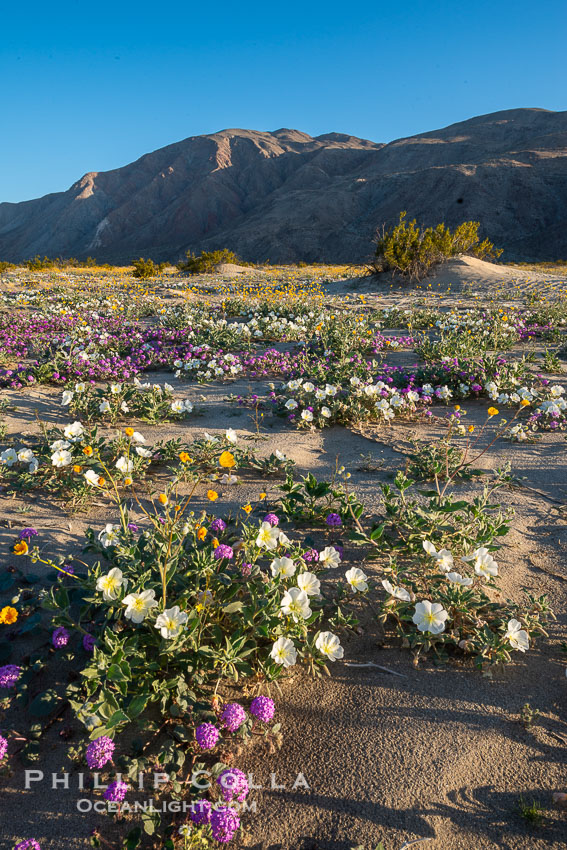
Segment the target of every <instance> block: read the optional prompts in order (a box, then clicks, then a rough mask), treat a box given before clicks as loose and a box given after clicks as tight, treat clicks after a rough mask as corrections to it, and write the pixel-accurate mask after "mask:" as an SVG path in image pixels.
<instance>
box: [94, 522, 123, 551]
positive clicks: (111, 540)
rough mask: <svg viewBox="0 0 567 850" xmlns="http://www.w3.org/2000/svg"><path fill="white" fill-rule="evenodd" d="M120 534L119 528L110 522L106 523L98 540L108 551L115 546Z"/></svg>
mask: <svg viewBox="0 0 567 850" xmlns="http://www.w3.org/2000/svg"><path fill="white" fill-rule="evenodd" d="M119 533H120V526H119V525H113V524H112V523H111V522H108V523H107V524H106V525H105V526H104V528H103V529H102V531H101V532H100V533H99V535H98V539H99V540H100V542H101V543H102V545H103V546H104V548H105V549H108V547H109V546H116V544H117V543H118V535H119Z"/></svg>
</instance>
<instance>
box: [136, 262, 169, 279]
mask: <svg viewBox="0 0 567 850" xmlns="http://www.w3.org/2000/svg"><path fill="white" fill-rule="evenodd" d="M132 265H133V266H134V271H133V272H132V275H133V277H139V278H148V277H155V276H156V275H158V274H161V273H162V271H163V270H164V269H165V267H166V265H167V263H158V264H157V265H156V263H154V261H153V260H145V259H144V258H143V257H140V258H139V259H138V260H134V261H133V263H132Z"/></svg>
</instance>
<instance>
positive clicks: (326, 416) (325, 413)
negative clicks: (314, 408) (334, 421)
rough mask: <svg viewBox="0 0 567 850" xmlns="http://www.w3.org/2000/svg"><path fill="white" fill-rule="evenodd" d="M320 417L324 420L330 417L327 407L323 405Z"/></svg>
mask: <svg viewBox="0 0 567 850" xmlns="http://www.w3.org/2000/svg"><path fill="white" fill-rule="evenodd" d="M321 416H323V417H324V418H325V419H330V418H331V416H332V414H331V411H330V410H329V408H328V407H325V405H323V407H322V408H321Z"/></svg>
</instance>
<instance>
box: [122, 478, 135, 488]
mask: <svg viewBox="0 0 567 850" xmlns="http://www.w3.org/2000/svg"><path fill="white" fill-rule="evenodd" d="M133 483H134V482H133V481H132V479H131V478H125V479H124V486H125V487H130V486H131V485H132V484H133Z"/></svg>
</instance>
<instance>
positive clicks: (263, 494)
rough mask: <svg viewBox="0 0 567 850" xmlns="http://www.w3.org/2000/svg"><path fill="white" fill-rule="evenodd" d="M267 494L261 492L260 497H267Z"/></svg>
mask: <svg viewBox="0 0 567 850" xmlns="http://www.w3.org/2000/svg"><path fill="white" fill-rule="evenodd" d="M267 495H268V494H267V493H260V499H265V498H266V496H267Z"/></svg>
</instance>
